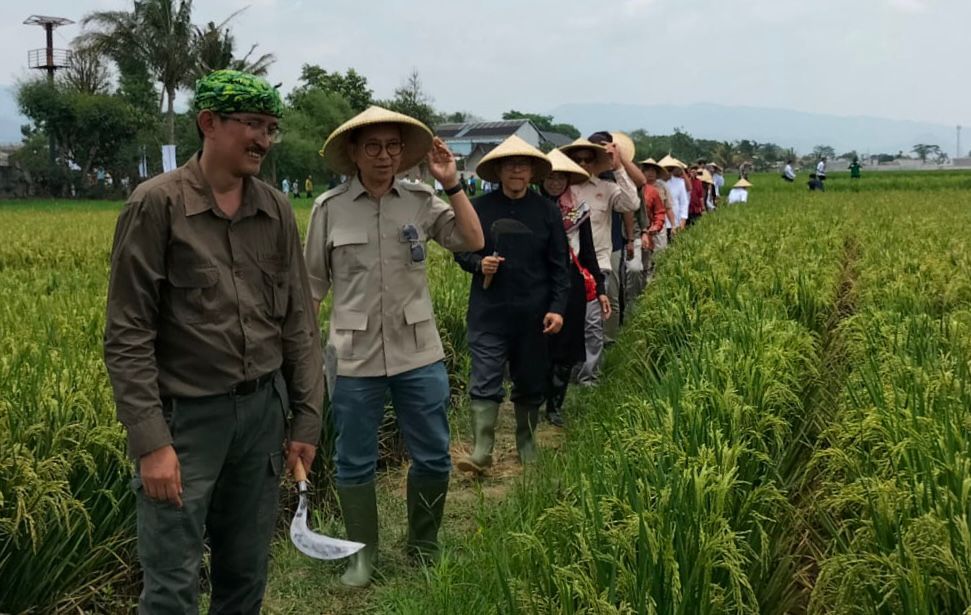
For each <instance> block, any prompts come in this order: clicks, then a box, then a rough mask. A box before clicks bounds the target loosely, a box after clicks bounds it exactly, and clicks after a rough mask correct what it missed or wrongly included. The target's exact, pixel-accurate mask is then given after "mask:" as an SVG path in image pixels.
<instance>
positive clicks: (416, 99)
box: [385, 69, 441, 126]
mask: <svg viewBox="0 0 971 615" xmlns="http://www.w3.org/2000/svg"><path fill="white" fill-rule="evenodd" d="M432 103H433V100H432V97H431V96H429V95H428V93H427V92H425V88H424V86H423V85H422V82H421V77H420V76H419V75H418V69H412V71H411V73H410V74H409V75H408V77H407V78H406V79H405V82H404V83H403V84H401V86H400V87H398V89H396V90H395V91H394V98H393V99H391V100H390V101H387V102H386V103H385V104H386V106H387V107H388V108H389V109H391V110H393V111H397V112H398V113H404V114H405V115H409V116H411V117H413V118H415V119H417V120H420V121H422V122H424V123H425V124H426V125H427V126H435V124H438V123H440V119H441V116H440V115H439V114H438V113H436V111H435V108H434V107H433V106H432Z"/></svg>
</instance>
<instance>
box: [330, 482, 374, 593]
mask: <svg viewBox="0 0 971 615" xmlns="http://www.w3.org/2000/svg"><path fill="white" fill-rule="evenodd" d="M337 495H338V497H339V498H340V502H341V515H343V517H344V527H346V528H347V539H348V540H353V541H356V542H363V543H364V545H365V546H364V548H363V549H361V550H360V551H358V552H357V553H355V554H354V555H352V556H350V557H349V558H348V563H347V570H345V571H344V574H343V575H341V583H343V584H344V585H349V586H351V587H364V586H366V585H367V584H368V583H370V582H371V575H373V574H374V564H375V562H376V561H377V559H378V500H377V495H376V494H375V491H374V481H371V482H370V483H365V484H363V485H349V486H346V487H340V486H338V487H337Z"/></svg>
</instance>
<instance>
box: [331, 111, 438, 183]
mask: <svg viewBox="0 0 971 615" xmlns="http://www.w3.org/2000/svg"><path fill="white" fill-rule="evenodd" d="M376 124H395V125H396V126H398V127H399V128H400V129H401V141H402V142H403V143H404V146H405V147H404V149H403V150H402V152H401V166H400V167H399V168H398V173H404V172H405V171H407V170H409V169H411V168H412V167H414V166H415V165H417V164H418V163H419V162H421V161H422V160H424V159H425V156H427V155H428V152H429V150H431V148H432V139H433V135H432V131H431V130H429V128H428V126H425V125H424V124H423V123H421V122H420V121H418V120H416V119H415V118H413V117H410V116H407V115H405V114H403V113H397V112H395V111H391V110H389V109H385V108H383V107H378V106H377V105H372V106H370V107H368V108H367V109H365V110H364V111H362V112H361V113H358V114H357V115H355V116H354V117H352V118H351V119H349V120H347V121H346V122H344V123H343V124H341V125H340V126H338V127H337V128H336V129H334V132H332V133H330V136H329V137H327V141H326V142H325V143H324V147H323V148H321V150H320V155H321V156H323V157H324V162H325V163H327V166H329V167H330V168H331V169H333V170H335V171H337V172H338V173H343V174H344V175H353V174H355V173H357V166H356V165H355V164H354V161H353V160H351V157H350V156H349V155H348V152H347V145H348V143H349V142H350V139H351V135H353V133H354V131H355V130H357V129H359V128H364V127H365V126H374V125H376Z"/></svg>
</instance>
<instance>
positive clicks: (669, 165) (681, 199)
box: [658, 154, 691, 236]
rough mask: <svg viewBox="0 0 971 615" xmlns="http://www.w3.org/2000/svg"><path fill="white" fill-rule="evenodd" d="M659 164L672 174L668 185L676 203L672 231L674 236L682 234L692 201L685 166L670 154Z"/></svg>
mask: <svg viewBox="0 0 971 615" xmlns="http://www.w3.org/2000/svg"><path fill="white" fill-rule="evenodd" d="M658 164H659V165H661V166H662V167H664V169H665V170H666V171H668V172H669V173H670V174H671V177H670V178H669V179H668V180H667V185H668V191H669V192H670V193H671V196H672V198H673V201H674V213H675V215H674V227H673V228H672V229H671V232H672V236H673V235H677V234H678V233H679V232H681V230H682V229H684V228H685V226H687V224H688V207H689V205H690V202H691V201H690V197H689V196H688V183H687V182H686V181H685V176H684V170H685V165H684V163H683V162H681V161H680V160H678V159H677V158H675V157H673V156H671V155H670V154H669V155H667V156H665V157H664V158H661V160H659V161H658Z"/></svg>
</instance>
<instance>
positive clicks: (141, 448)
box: [104, 197, 172, 459]
mask: <svg viewBox="0 0 971 615" xmlns="http://www.w3.org/2000/svg"><path fill="white" fill-rule="evenodd" d="M146 199H148V197H146ZM168 226H169V225H168V208H167V207H166V204H165V203H164V202H158V201H149V200H144V201H143V200H138V201H130V202H129V203H127V204H126V205H125V208H124V209H123V210H122V212H121V215H120V216H119V217H118V223H117V226H116V227H115V238H114V244H113V246H112V250H111V273H110V274H109V279H108V300H107V310H106V318H105V335H104V356H105V366H106V367H107V369H108V378H109V380H110V381H111V387H112V390H113V392H114V397H115V407H116V410H117V415H118V420H119V421H121V423H122V424H123V425H124V426H125V429H126V430H127V432H128V454H129V455H130V456H131V457H132V459H138V458H139V457H141V456H142V455H144V454H146V453H150V452H152V451H154V450H156V449H159V448H161V447H163V446H167V445H169V444H171V443H172V435H171V433H170V432H169V429H168V426H167V425H166V422H165V419H164V417H163V415H162V402H161V399H160V397H159V389H158V363H157V362H156V357H155V339H156V336H157V334H158V328H157V323H158V311H159V310H158V305H159V296H160V291H159V289H160V285H161V282H162V280H164V279H165V247H166V242H167V236H168Z"/></svg>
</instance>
